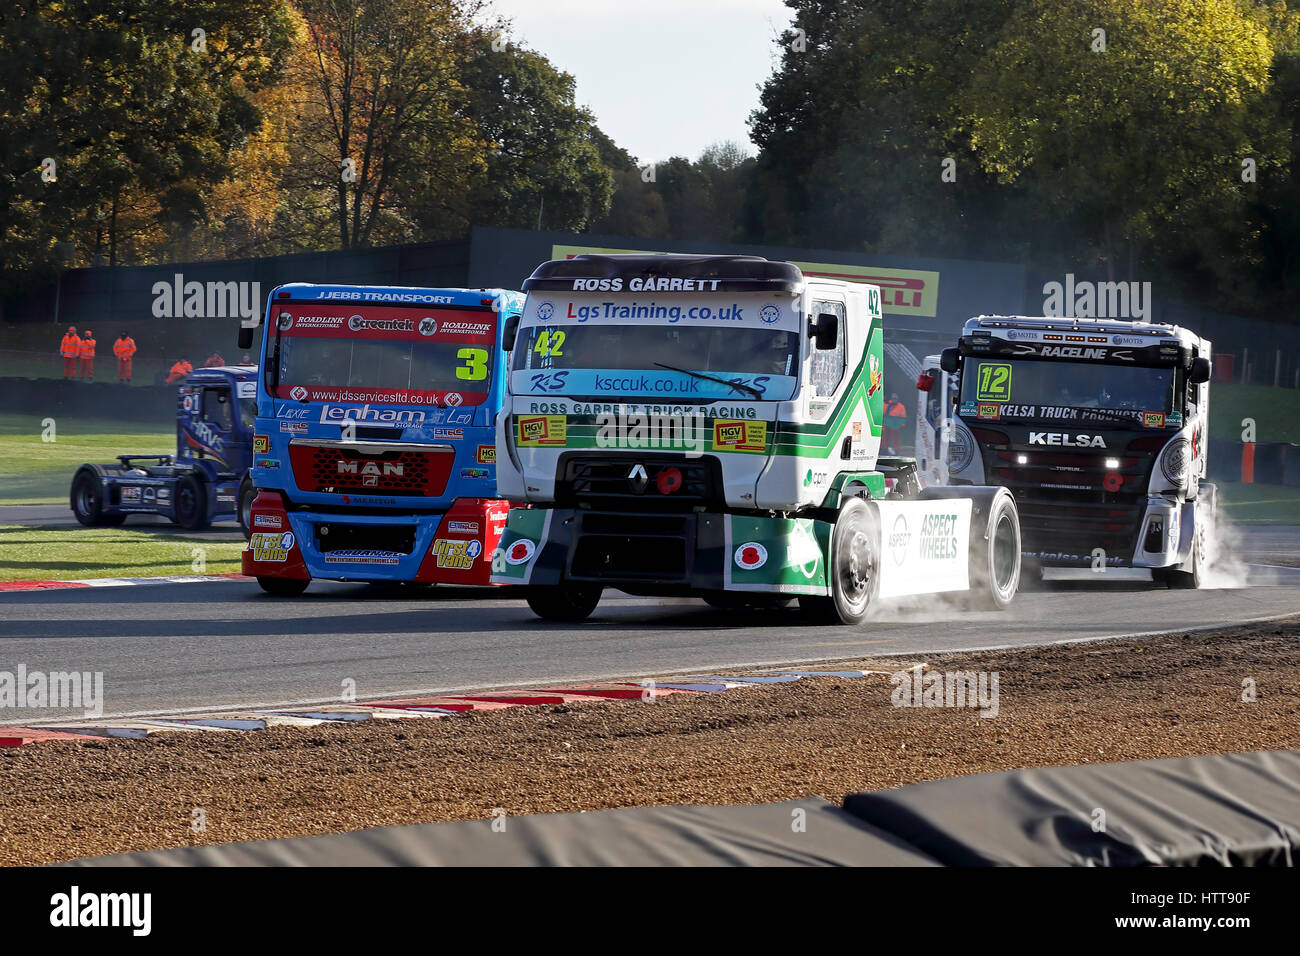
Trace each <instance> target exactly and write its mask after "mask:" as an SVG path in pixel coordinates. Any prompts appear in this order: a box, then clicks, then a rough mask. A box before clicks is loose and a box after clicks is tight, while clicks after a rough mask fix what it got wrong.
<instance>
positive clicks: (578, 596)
mask: <svg viewBox="0 0 1300 956" xmlns="http://www.w3.org/2000/svg"><path fill="white" fill-rule="evenodd" d="M603 590H604V588H600V587H596V586H594V585H582V586H574V585H564V586H561V587H554V588H533V589H530V590H529V592H528V606H529V607H530V608H532V609H533V613H534V614H536V615H537V616H538V617H540V618H541V619H542V620H543V621H569V622H574V621H585V620H586V619H587V618H589V617H590V616H591V612H592V611H594V610H596V605H597V604H599V603H600V595H601V592H602V591H603Z"/></svg>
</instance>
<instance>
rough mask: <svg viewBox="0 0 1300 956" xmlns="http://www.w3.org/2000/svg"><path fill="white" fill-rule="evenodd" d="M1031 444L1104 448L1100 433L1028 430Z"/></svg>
mask: <svg viewBox="0 0 1300 956" xmlns="http://www.w3.org/2000/svg"><path fill="white" fill-rule="evenodd" d="M1029 444H1031V445H1060V446H1061V447H1062V448H1105V447H1106V439H1104V438H1102V437H1101V436H1100V435H1068V434H1065V433H1063V432H1030V433H1029Z"/></svg>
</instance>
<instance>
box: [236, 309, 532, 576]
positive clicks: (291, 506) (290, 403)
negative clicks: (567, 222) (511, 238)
mask: <svg viewBox="0 0 1300 956" xmlns="http://www.w3.org/2000/svg"><path fill="white" fill-rule="evenodd" d="M522 305H523V296H522V295H520V294H519V293H517V292H507V291H503V290H499V289H479V290H467V289H425V288H393V287H383V286H337V285H313V284H308V283H292V284H289V285H284V286H280V287H279V288H277V289H275V290H274V291H273V292H272V293H271V297H270V302H269V305H268V309H267V314H266V321H265V322H264V323H263V326H264V332H263V335H262V365H261V369H262V372H261V375H260V377H259V380H258V385H257V428H256V433H255V434H254V436H253V469H252V476H253V482H254V484H255V485H256V487H257V492H258V493H257V496H256V498H255V499H254V501H253V504H252V513H251V518H250V520H251V526H252V527H251V534H250V536H249V544H248V548H247V550H245V551H244V554H243V571H244V573H245V574H247V575H250V576H252V577H255V578H257V582H258V584H260V585H261V587H262V589H263V590H264V591H266V592H268V593H270V594H277V595H293V594H300V593H301V592H302V591H304V590H305V589H306V588H307V586H308V584H309V583H310V582H311V580H312V579H313V578H324V579H332V580H338V581H365V582H383V581H402V582H422V583H446V584H471V585H486V584H488V583H489V577H490V574H491V555H492V553H493V551H494V550H495V549H496V547H497V542H498V538H499V537H500V535H501V530H502V529H503V528H504V527H505V522H506V512H507V511H508V509H509V505H508V503H507V502H505V501H503V500H501V499H499V498H498V497H497V493H496V444H495V427H494V419H495V415H496V411H497V409H498V408H500V407H501V399H502V394H503V389H504V385H505V367H506V361H505V354H504V352H503V351H502V344H501V343H502V331H503V328H504V326H505V324H506V323H507V321H509V320H510V319H511V318H512V317H513V316H517V315H518V314H519V311H520V308H521V307H522ZM252 335H253V329H252V328H245V329H242V330H241V340H240V347H241V348H244V347H248V346H250V345H251V344H252Z"/></svg>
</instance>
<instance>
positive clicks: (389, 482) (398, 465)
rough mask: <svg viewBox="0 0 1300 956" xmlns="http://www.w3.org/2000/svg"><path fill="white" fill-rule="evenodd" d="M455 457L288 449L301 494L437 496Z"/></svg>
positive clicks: (304, 447) (303, 447)
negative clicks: (313, 492)
mask: <svg viewBox="0 0 1300 956" xmlns="http://www.w3.org/2000/svg"><path fill="white" fill-rule="evenodd" d="M455 457H456V456H455V452H454V451H453V450H452V449H451V448H448V449H447V450H446V451H432V452H430V451H401V450H399V449H392V450H389V451H384V452H382V453H378V454H375V453H366V452H362V451H359V450H353V449H350V448H337V447H335V448H331V447H324V448H322V447H316V446H311V445H298V444H292V445H290V446H289V462H290V464H291V466H292V467H293V477H294V480H295V481H296V482H297V484H298V487H299V488H300V489H302V490H303V491H319V492H328V493H336V494H353V495H413V496H421V497H427V498H436V497H438V496H440V495H441V494H442V493H443V491H444V490H445V489H446V487H447V480H448V478H449V477H450V475H451V468H452V464H453V462H454V461H455Z"/></svg>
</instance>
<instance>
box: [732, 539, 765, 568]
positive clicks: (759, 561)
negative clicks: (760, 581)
mask: <svg viewBox="0 0 1300 956" xmlns="http://www.w3.org/2000/svg"><path fill="white" fill-rule="evenodd" d="M732 559H733V560H734V561H735V562H736V565H737V566H738V567H741V568H744V569H745V570H746V571H754V570H756V569H758V568H761V567H762V566H763V565H765V564H767V548H765V547H763V546H762V545H761V544H759V543H758V542H757V541H746V542H745V543H744V544H742V545H740V546H739V547H738V548H736V553H735V554H734V555H732Z"/></svg>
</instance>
